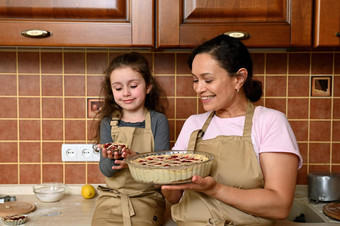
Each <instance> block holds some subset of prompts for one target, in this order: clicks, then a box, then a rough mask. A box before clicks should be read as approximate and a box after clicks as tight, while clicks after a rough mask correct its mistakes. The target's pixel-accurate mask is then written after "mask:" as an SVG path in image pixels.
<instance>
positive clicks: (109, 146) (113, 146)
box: [100, 142, 127, 153]
mask: <svg viewBox="0 0 340 226" xmlns="http://www.w3.org/2000/svg"><path fill="white" fill-rule="evenodd" d="M100 147H101V149H104V148H105V149H106V151H112V152H118V153H122V150H123V149H124V148H125V147H127V145H125V144H122V143H116V142H114V143H105V144H102V145H100Z"/></svg>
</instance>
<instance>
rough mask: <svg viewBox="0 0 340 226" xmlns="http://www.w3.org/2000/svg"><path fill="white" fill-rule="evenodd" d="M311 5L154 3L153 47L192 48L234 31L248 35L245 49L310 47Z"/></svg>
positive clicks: (307, 1)
mask: <svg viewBox="0 0 340 226" xmlns="http://www.w3.org/2000/svg"><path fill="white" fill-rule="evenodd" d="M312 1H313V0H228V1H225V0H179V1H173V0H157V3H156V8H157V10H156V11H157V16H156V19H157V23H156V24H157V29H156V30H157V41H156V46H157V47H160V48H167V47H193V46H196V45H198V44H200V43H202V42H203V41H205V40H208V39H211V38H213V37H215V36H217V35H219V34H221V33H225V32H230V31H237V32H244V33H248V34H249V38H248V39H245V40H244V43H245V44H246V45H247V46H248V47H312V6H313V2H312ZM321 1H322V0H321ZM333 1H339V0H333Z"/></svg>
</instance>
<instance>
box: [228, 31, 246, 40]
mask: <svg viewBox="0 0 340 226" xmlns="http://www.w3.org/2000/svg"><path fill="white" fill-rule="evenodd" d="M224 34H225V35H228V36H230V37H233V38H237V39H241V40H243V39H248V38H250V34H249V33H248V32H244V31H228V32H225V33H224Z"/></svg>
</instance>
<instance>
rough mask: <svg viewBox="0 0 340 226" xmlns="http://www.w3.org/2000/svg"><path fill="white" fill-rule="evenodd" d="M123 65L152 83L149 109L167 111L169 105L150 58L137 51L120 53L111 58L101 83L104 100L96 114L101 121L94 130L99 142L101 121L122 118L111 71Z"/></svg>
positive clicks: (148, 99) (95, 138)
mask: <svg viewBox="0 0 340 226" xmlns="http://www.w3.org/2000/svg"><path fill="white" fill-rule="evenodd" d="M122 67H129V68H131V69H132V70H134V71H136V72H138V73H139V74H141V75H142V77H143V79H144V80H145V83H146V87H148V86H149V85H152V89H151V91H150V92H149V93H148V94H147V95H146V97H145V104H144V106H145V107H146V108H147V109H148V110H153V111H157V112H161V113H164V112H165V108H166V105H167V99H166V96H165V92H164V91H163V90H162V89H161V87H160V86H159V85H158V83H157V82H156V80H155V79H154V77H153V76H152V74H151V72H150V67H149V63H148V60H147V59H146V58H145V56H144V55H143V54H141V53H137V52H131V53H126V54H123V55H119V56H117V57H115V58H113V59H112V60H111V62H110V64H109V66H108V68H107V69H106V70H105V78H104V80H103V82H102V83H101V91H100V97H101V100H102V101H103V104H102V106H101V108H100V110H99V112H98V113H97V114H96V116H95V119H98V121H99V123H97V125H96V131H95V132H94V133H95V134H94V140H95V141H96V142H97V143H99V141H100V134H99V133H100V121H101V120H102V119H103V118H105V117H117V118H120V117H121V114H122V108H121V107H120V106H119V105H118V104H117V103H116V102H115V100H114V97H113V93H112V87H111V73H112V72H113V71H114V70H116V69H118V68H122ZM122 76H124V74H122ZM161 97H162V98H161Z"/></svg>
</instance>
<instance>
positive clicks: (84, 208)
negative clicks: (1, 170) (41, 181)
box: [0, 185, 98, 226]
mask: <svg viewBox="0 0 340 226" xmlns="http://www.w3.org/2000/svg"><path fill="white" fill-rule="evenodd" d="M32 186H33V185H0V195H1V196H4V195H10V196H16V200H17V201H24V202H30V203H33V204H34V205H35V206H36V209H35V210H34V211H33V212H31V213H29V214H27V217H28V221H27V222H26V223H25V224H24V225H42V226H46V225H58V226H60V225H72V226H78V225H79V226H87V225H91V219H92V214H93V211H94V208H95V202H96V198H97V197H98V196H96V197H94V198H92V199H84V198H83V197H82V196H81V187H82V185H67V188H66V189H67V190H66V193H65V195H64V197H63V198H62V199H61V200H60V201H58V202H52V203H44V202H41V201H40V200H38V199H37V198H36V197H35V195H34V193H33V190H32ZM94 187H97V186H96V185H94ZM54 212H60V215H54V216H43V215H45V214H49V213H54ZM70 222H72V223H70ZM0 224H1V223H0Z"/></svg>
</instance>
